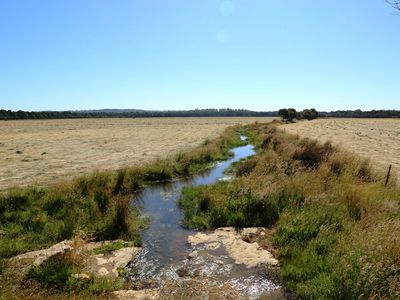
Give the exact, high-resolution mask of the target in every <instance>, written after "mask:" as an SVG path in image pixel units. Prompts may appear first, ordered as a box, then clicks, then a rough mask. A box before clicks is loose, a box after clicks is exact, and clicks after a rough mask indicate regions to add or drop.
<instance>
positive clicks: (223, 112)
mask: <svg viewBox="0 0 400 300" xmlns="http://www.w3.org/2000/svg"><path fill="white" fill-rule="evenodd" d="M276 116H281V117H282V118H283V119H285V120H288V121H292V120H293V119H307V120H312V119H315V118H321V117H322V118H324V117H334V118H400V110H371V111H362V110H360V109H357V110H338V111H331V112H324V111H320V112H318V111H317V110H315V109H314V108H311V109H304V110H303V111H300V112H297V111H296V110H295V109H294V108H283V109H280V110H279V111H251V110H246V109H230V108H221V109H194V110H166V111H150V110H86V111H23V110H18V111H12V110H5V109H0V120H24V119H77V118H162V117H276Z"/></svg>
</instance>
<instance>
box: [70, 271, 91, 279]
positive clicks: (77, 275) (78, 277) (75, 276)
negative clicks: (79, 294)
mask: <svg viewBox="0 0 400 300" xmlns="http://www.w3.org/2000/svg"><path fill="white" fill-rule="evenodd" d="M71 277H72V278H75V279H79V280H82V281H89V280H90V276H89V275H88V274H85V273H80V274H72V275H71Z"/></svg>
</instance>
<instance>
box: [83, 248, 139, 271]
mask: <svg viewBox="0 0 400 300" xmlns="http://www.w3.org/2000/svg"><path fill="white" fill-rule="evenodd" d="M140 250H141V248H140V247H125V248H122V249H119V250H116V251H112V252H110V253H107V254H97V255H92V256H90V257H89V259H88V262H87V269H88V271H89V272H91V273H93V274H94V275H95V276H99V277H110V278H117V277H118V269H120V268H125V267H126V266H127V265H128V263H129V262H131V261H132V260H133V259H134V258H135V257H136V255H137V254H138V253H139V252H140Z"/></svg>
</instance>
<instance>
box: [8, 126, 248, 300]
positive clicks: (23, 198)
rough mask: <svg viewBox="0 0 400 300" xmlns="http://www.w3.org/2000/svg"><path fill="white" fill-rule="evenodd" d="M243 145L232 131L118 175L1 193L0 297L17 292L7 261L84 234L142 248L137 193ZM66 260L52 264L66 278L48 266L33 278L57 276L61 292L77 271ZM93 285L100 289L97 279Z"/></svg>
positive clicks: (198, 168)
mask: <svg viewBox="0 0 400 300" xmlns="http://www.w3.org/2000/svg"><path fill="white" fill-rule="evenodd" d="M243 143H244V142H243V141H241V140H240V129H239V128H238V127H229V128H227V129H226V130H225V131H224V133H222V134H221V136H220V137H219V138H217V139H215V140H212V141H206V142H204V143H203V145H201V146H199V147H197V148H195V149H193V150H192V151H190V152H186V153H180V154H178V155H176V156H174V157H170V158H167V159H165V160H159V161H156V162H153V163H151V164H147V165H144V166H140V167H133V168H125V169H121V170H119V171H117V172H109V173H95V174H92V175H88V176H84V177H80V178H77V179H75V180H74V181H72V182H64V183H60V184H58V185H55V186H50V187H47V188H35V187H31V188H24V189H14V190H10V191H8V192H6V193H3V194H1V195H0V286H2V288H1V289H0V299H1V293H4V292H6V293H9V292H10V291H11V290H12V289H13V288H15V286H13V285H12V284H11V286H10V281H7V280H8V279H10V278H12V277H13V276H12V275H10V272H11V274H12V273H13V271H12V270H16V269H15V268H6V267H5V263H4V261H3V259H6V258H9V257H12V256H14V255H17V254H20V253H24V252H27V251H31V250H37V249H43V248H46V247H49V246H51V245H52V244H54V243H57V242H60V241H62V240H65V239H71V238H73V237H74V236H76V235H77V234H78V233H81V232H84V233H85V234H86V235H89V236H90V237H92V238H94V239H95V240H109V239H124V240H129V241H133V243H134V244H135V245H138V244H140V231H141V229H143V228H144V227H145V226H146V219H144V218H142V217H141V216H140V212H139V211H138V209H137V208H133V206H132V205H130V201H131V200H130V199H131V195H132V194H133V193H135V192H137V191H138V190H140V189H142V188H143V187H144V186H146V185H149V184H151V183H153V182H156V181H165V180H170V179H173V178H177V177H183V176H189V175H191V174H194V173H196V172H200V171H203V170H206V169H207V168H209V167H211V166H212V164H213V163H214V162H216V161H218V160H223V159H226V158H228V157H229V156H231V153H230V149H231V148H233V147H235V146H239V145H242V144H243ZM105 250H107V249H105ZM63 262H65V261H64V260H63V259H61V260H58V261H56V262H54V263H55V264H56V265H57V266H58V265H59V268H58V269H59V270H60V272H61V271H62V272H61V273H62V274H58V273H57V274H53V275H51V274H50V273H49V272H50V271H49V270H51V269H54V268H55V267H54V266H50V267H49V268H45V266H44V268H45V269H43V270H42V269H37V270H33V271H32V272H33V273H31V278H33V279H35V280H36V281H40V282H43V283H44V284H43V285H44V286H45V287H47V284H46V280H45V278H46V276H47V275H49V274H50V275H49V276H47V277H51V278H53V277H54V278H55V277H58V276H59V277H60V278H62V280H61V281H59V282H62V283H61V284H55V287H52V288H54V289H56V290H59V289H60V286H61V285H66V282H64V281H65V280H64V279H65V278H66V277H68V276H67V273H68V272H72V270H73V268H72V266H69V267H67V266H68V262H67V263H64V264H63ZM7 270H8V271H7ZM64 271H65V272H64ZM14 273H15V272H14ZM43 274H44V275H46V274H47V275H46V276H44V275H43ZM68 274H69V273H68ZM7 278H8V279H7ZM57 280H58V279H56V281H57ZM11 282H12V281H11ZM15 284H17V282H16V281H15V282H14V285H15ZM95 284H97V285H101V283H99V282H97V281H96V282H95ZM107 284H108V283H107ZM107 284H106V283H104V285H107ZM89 286H90V285H89ZM111 286H113V285H111ZM7 287H8V288H7ZM20 288H21V287H20ZM88 289H89V290H90V289H91V288H87V289H86V290H88ZM9 295H12V293H11V294H9Z"/></svg>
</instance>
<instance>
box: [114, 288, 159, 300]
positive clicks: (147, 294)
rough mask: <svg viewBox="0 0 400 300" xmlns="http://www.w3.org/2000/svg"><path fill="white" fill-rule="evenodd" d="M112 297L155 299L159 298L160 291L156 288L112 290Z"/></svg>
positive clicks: (119, 299)
mask: <svg viewBox="0 0 400 300" xmlns="http://www.w3.org/2000/svg"><path fill="white" fill-rule="evenodd" d="M111 297H112V299H118V300H128V299H129V300H155V299H158V297H159V292H158V290H156V289H144V290H121V291H115V292H112V293H111Z"/></svg>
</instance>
